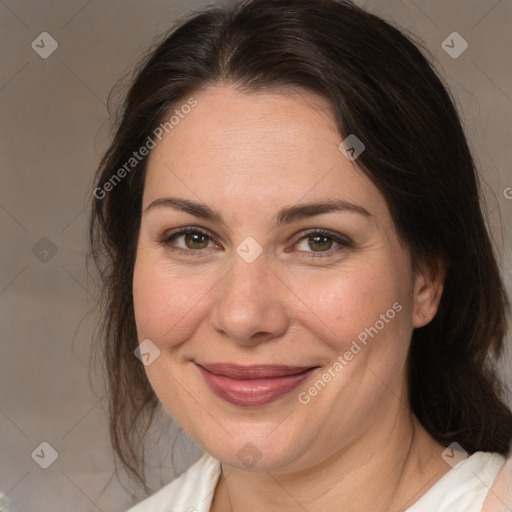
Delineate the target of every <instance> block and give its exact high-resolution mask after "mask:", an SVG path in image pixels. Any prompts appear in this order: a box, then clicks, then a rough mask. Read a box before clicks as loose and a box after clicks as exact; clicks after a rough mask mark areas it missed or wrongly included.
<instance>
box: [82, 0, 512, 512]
mask: <svg viewBox="0 0 512 512" xmlns="http://www.w3.org/2000/svg"><path fill="white" fill-rule="evenodd" d="M94 197H95V199H94V208H93V213H92V219H91V241H92V248H93V254H94V255H95V257H96V261H97V262H98V265H99V267H100V270H101V271H102V273H103V277H104V278H105V283H106V294H105V307H106V309H105V323H104V333H105V340H104V342H105V356H106V364H107V367H108V372H109V373H108V378H109V383H110V389H111V393H110V399H111V434H112V440H113V444H114V448H115V450H116V452H117V454H118V456H119V457H120V460H121V461H122V462H123V463H124V465H125V466H126V467H127V468H128V470H129V471H131V473H132V474H133V475H134V476H136V477H138V478H139V479H140V480H141V481H142V482H143V481H144V471H143V458H141V454H139V452H138V450H137V447H138V446H139V445H140V440H141V439H143V436H144V433H145V432H146V431H147V427H148V426H149V425H150V424H151V420H152V418H153V416H154V414H155V411H157V409H158V408H159V407H160V404H162V405H163V407H164V408H165V410H166V411H167V412H168V413H169V414H170V415H171V416H172V417H173V418H175V419H176V420H177V421H178V423H179V424H180V425H181V426H182V427H183V428H184V430H185V431H186V432H187V433H188V434H189V435H190V436H191V437H192V438H193V439H194V440H195V441H196V442H197V443H198V444H199V445H200V446H201V447H202V448H204V450H205V455H204V456H203V457H202V458H201V459H200V460H199V461H198V462H197V463H196V464H194V466H193V467H192V468H190V469H189V470H188V471H187V472H186V473H185V474H184V475H182V477H180V478H179V479H178V480H176V481H174V482H172V483H171V484H169V485H168V486H166V487H164V488H163V489H162V490H160V491H159V492H157V493H156V494H155V495H154V496H152V497H150V498H148V499H147V500H145V501H143V502H142V503H141V504H139V505H137V506H135V507H134V508H133V509H132V511H133V512H142V511H155V512H156V511H162V512H163V511H168V510H172V511H178V510H179V511H185V510H189V511H196V510H197V511H213V512H219V511H233V512H239V511H244V512H248V511H261V510H265V511H267V510H279V511H287V510H290V511H292V510H293V511H295V510H308V511H317V510H343V511H354V512H355V511H360V510H372V511H403V510H407V511H409V512H420V511H429V512H431V511H434V510H435V511H450V512H458V511H460V512H462V511H464V512H476V511H480V510H481V509H482V507H483V506H484V501H485V510H493V511H494V510H501V509H500V507H502V509H503V510H509V509H511V508H512V499H511V495H510V492H509V491H510V489H509V481H510V475H511V471H510V469H509V468H510V463H509V465H506V457H507V456H508V454H509V452H510V445H511V440H512V414H511V411H510V409H509V408H508V407H507V405H506V404H505V402H504V399H503V395H502V390H501V387H500V382H499V379H498V377H497V375H496V372H495V366H496V362H497V360H498V359H499V357H500V355H501V352H502V348H503V340H504V335H505V332H506V311H507V307H508V303H507V298H506V294H505V291H504V288H503V284H502V282H501V279H500V274H499V270H498V268H497V264H496V259H495V256H494V253H493V249H492V246H491V243H490V240H489V236H488V233H487V231H486V227H485V223H484V220H483V217H482V213H481V208H480V205H479V194H478V182H477V176H476V172H475V167H474V164H473V160H472V158H471V155H470V152H469V149H468V145H467V143H466V139H465V137H464V133H463V130H462V128H461V125H460V122H459V119H458V116H457V113H456V110H455V108H454V105H453V102H452V101H451V99H450V96H449V94H448V93H447V91H446V89H445V88H444V87H443V85H442V83H441V81H440V80H439V78H438V77H437V76H436V74H435V72H434V71H433V69H432V68H431V66H430V64H429V63H428V62H427V60H426V59H425V57H424V56H423V55H422V53H421V52H420V51H419V50H418V49H417V47H416V46H415V45H414V44H413V43H411V42H410V40H409V39H407V38H406V37H405V36H404V35H402V34H401V33H400V32H399V31H398V30H397V29H395V28H393V27H392V26H390V25H389V24H387V23H386V22H384V21H383V20H381V19H380V18H378V17H376V16H374V15H371V14H369V13H366V12H365V11H363V10H361V9H359V8H358V7H356V6H354V5H352V4H351V3H349V2H344V1H334V0H314V1H311V0H293V1H288V0H286V1H285V0H253V1H248V2H245V3H241V4H237V5H235V6H232V7H226V8H216V9H210V10H207V11H205V12H202V13H199V14H197V15H195V16H194V17H192V18H191V19H190V20H189V21H188V22H186V23H184V24H183V25H182V26H180V27H179V28H178V29H177V30H175V31H173V33H171V34H170V35H169V36H168V37H167V38H166V39H165V40H164V41H163V42H162V43H161V44H160V45H159V46H158V48H156V50H154V51H153V52H152V53H151V55H150V56H149V57H148V58H147V60H146V61H145V63H144V65H143V66H142V68H141V69H140V71H139V73H138V75H137V77H136V79H135V81H134V83H133V85H132V87H131V89H130V91H129V93H128V95H127V98H126V102H125V105H124V110H123V115H122V119H121V122H120V124H119V127H118V130H117V133H116V136H115V138H114V141H113V143H112V145H111V147H110V149H109V150H108V151H107V153H106V155H105V157H104V159H103V161H102V162H101V165H100V168H99V170H98V176H97V185H96V189H95V191H94ZM138 344H140V346H139V347H138V348H136V347H137V345H138ZM134 350H135V354H136V355H137V357H134ZM141 361H142V363H143V364H141ZM507 486H508V487H507ZM491 487H492V490H490V488H491Z"/></svg>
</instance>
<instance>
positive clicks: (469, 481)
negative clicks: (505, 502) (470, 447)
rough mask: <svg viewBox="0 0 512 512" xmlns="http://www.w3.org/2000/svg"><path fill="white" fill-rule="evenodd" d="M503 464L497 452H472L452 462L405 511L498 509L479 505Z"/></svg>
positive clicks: (458, 511)
mask: <svg viewBox="0 0 512 512" xmlns="http://www.w3.org/2000/svg"><path fill="white" fill-rule="evenodd" d="M504 465H505V457H504V456H503V455H500V454H499V453H491V452H476V453H474V454H473V455H471V456H470V457H468V458H466V459H464V460H463V461H461V462H460V463H459V464H457V465H455V466H453V467H452V469H451V470H450V471H448V472H447V473H446V474H445V475H444V476H442V477H441V479H440V480H438V481H437V482H436V483H435V484H434V485H433V486H432V487H431V488H430V489H429V490H428V491H427V492H426V493H425V494H424V495H423V496H422V497H421V498H420V499H419V500H418V501H416V502H415V503H414V504H413V505H412V506H410V507H409V508H408V509H407V512H431V511H432V510H435V511H436V512H481V511H482V510H484V512H502V511H501V510H500V509H496V510H495V509H493V508H491V509H489V510H486V509H482V507H483V506H484V502H485V500H486V499H487V497H488V496H489V494H491V491H490V489H492V488H493V486H494V484H495V483H496V482H497V479H498V475H499V474H500V473H501V472H502V471H503V467H504ZM505 511H506V512H510V511H509V509H507V508H506V509H504V510H503V512H505Z"/></svg>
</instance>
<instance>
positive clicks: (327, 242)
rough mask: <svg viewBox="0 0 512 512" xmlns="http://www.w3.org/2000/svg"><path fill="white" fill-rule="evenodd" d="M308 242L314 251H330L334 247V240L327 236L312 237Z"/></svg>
mask: <svg viewBox="0 0 512 512" xmlns="http://www.w3.org/2000/svg"><path fill="white" fill-rule="evenodd" d="M308 242H309V246H310V248H311V249H313V251H324V250H329V249H330V248H331V247H332V239H331V238H329V237H328V236H325V235H316V236H310V237H309V240H308Z"/></svg>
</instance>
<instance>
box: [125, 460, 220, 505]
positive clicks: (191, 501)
mask: <svg viewBox="0 0 512 512" xmlns="http://www.w3.org/2000/svg"><path fill="white" fill-rule="evenodd" d="M219 477H220V465H219V461H217V459H215V458H214V457H212V456H211V455H210V454H208V453H205V454H204V455H203V456H202V457H201V458H200V459H199V460H198V461H197V462H196V463H194V464H193V465H192V466H191V467H190V468H189V469H188V470H187V471H185V473H183V474H182V475H181V476H179V477H178V478H176V479H175V480H173V481H172V482H171V483H170V484H168V485H166V486H165V487H163V488H162V489H160V490H159V491H157V492H156V493H155V494H153V495H152V496H150V497H149V498H146V499H145V500H144V501H141V502H140V503H139V504H137V505H135V506H134V507H132V508H131V509H130V510H129V511H128V512H170V511H171V510H172V511H175V510H176V511H179V512H208V511H209V509H210V505H211V501H212V499H213V491H214V490H215V487H216V485H217V481H218V479H219Z"/></svg>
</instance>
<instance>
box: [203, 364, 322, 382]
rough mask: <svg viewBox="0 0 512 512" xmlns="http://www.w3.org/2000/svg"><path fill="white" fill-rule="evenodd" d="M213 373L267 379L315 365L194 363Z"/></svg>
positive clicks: (291, 373)
mask: <svg viewBox="0 0 512 512" xmlns="http://www.w3.org/2000/svg"><path fill="white" fill-rule="evenodd" d="M196 364H197V365H198V366H201V367H203V368H204V369H205V370H207V371H209V372H210V373H213V374H215V375H223V376H224V377H230V378H232V379H247V380H249V379H266V378H267V379H268V378H276V377H286V376H290V375H298V374H300V373H304V372H305V371H307V370H311V369H312V368H316V366H288V365H278V364H258V365H251V366H240V365H236V364H232V363H196Z"/></svg>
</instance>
